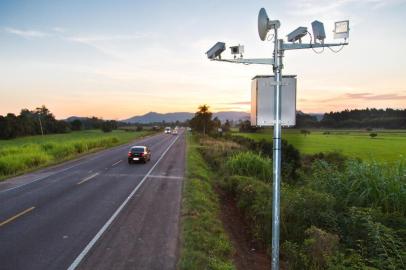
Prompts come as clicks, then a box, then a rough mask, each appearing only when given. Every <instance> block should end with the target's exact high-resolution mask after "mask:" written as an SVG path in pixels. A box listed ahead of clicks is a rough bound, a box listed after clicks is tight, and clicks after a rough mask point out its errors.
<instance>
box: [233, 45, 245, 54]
mask: <svg viewBox="0 0 406 270" xmlns="http://www.w3.org/2000/svg"><path fill="white" fill-rule="evenodd" d="M230 49H231V54H241V55H242V54H243V53H244V46H243V45H238V46H231V47H230Z"/></svg>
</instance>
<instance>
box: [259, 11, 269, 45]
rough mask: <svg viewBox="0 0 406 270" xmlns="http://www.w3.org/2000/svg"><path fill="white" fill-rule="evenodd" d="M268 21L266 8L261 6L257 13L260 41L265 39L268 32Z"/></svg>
mask: <svg viewBox="0 0 406 270" xmlns="http://www.w3.org/2000/svg"><path fill="white" fill-rule="evenodd" d="M268 23H269V17H268V14H266V10H265V9H264V8H261V10H260V11H259V14H258V34H259V37H260V38H261V40H262V41H264V40H265V38H266V34H268V31H269V28H268Z"/></svg>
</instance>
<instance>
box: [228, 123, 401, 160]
mask: <svg viewBox="0 0 406 270" xmlns="http://www.w3.org/2000/svg"><path fill="white" fill-rule="evenodd" d="M310 132H311V133H310V134H309V135H303V134H301V133H300V130H294V129H285V130H283V131H282V138H283V139H285V140H287V141H288V142H289V143H290V144H292V145H293V146H295V147H296V148H298V149H299V151H300V152H301V153H303V154H315V153H320V152H334V151H336V152H339V153H341V154H343V155H345V156H348V157H355V158H360V159H362V160H365V161H377V162H396V161H398V160H405V159H406V131H399V130H397V131H386V130H385V131H373V132H375V133H377V134H378V136H377V137H375V138H371V137H370V136H369V134H370V133H371V132H368V131H354V130H329V131H328V132H330V134H323V133H324V132H326V130H310ZM234 135H240V136H245V137H248V138H252V139H255V140H261V139H265V140H268V141H272V130H263V131H261V132H260V133H234Z"/></svg>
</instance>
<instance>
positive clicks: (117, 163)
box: [111, 160, 122, 167]
mask: <svg viewBox="0 0 406 270" xmlns="http://www.w3.org/2000/svg"><path fill="white" fill-rule="evenodd" d="M121 161H122V160H119V161H117V162H116V163H114V164H113V165H111V167H114V166H116V165H117V164H118V163H120V162H121Z"/></svg>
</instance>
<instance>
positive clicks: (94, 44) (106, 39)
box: [64, 34, 147, 58]
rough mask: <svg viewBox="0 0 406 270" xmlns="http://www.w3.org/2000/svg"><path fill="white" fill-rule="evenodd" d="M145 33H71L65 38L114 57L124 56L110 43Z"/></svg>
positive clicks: (142, 35)
mask: <svg viewBox="0 0 406 270" xmlns="http://www.w3.org/2000/svg"><path fill="white" fill-rule="evenodd" d="M146 36H147V35H146V34H128V35H72V36H66V37H64V39H65V40H67V41H70V42H75V43H79V44H83V45H86V46H89V47H91V48H93V49H96V50H97V51H99V52H101V53H103V54H106V55H108V56H111V57H114V58H125V56H124V55H123V52H122V51H121V50H115V49H114V47H115V46H112V44H114V43H117V42H122V41H133V40H138V39H141V38H144V37H146Z"/></svg>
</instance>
